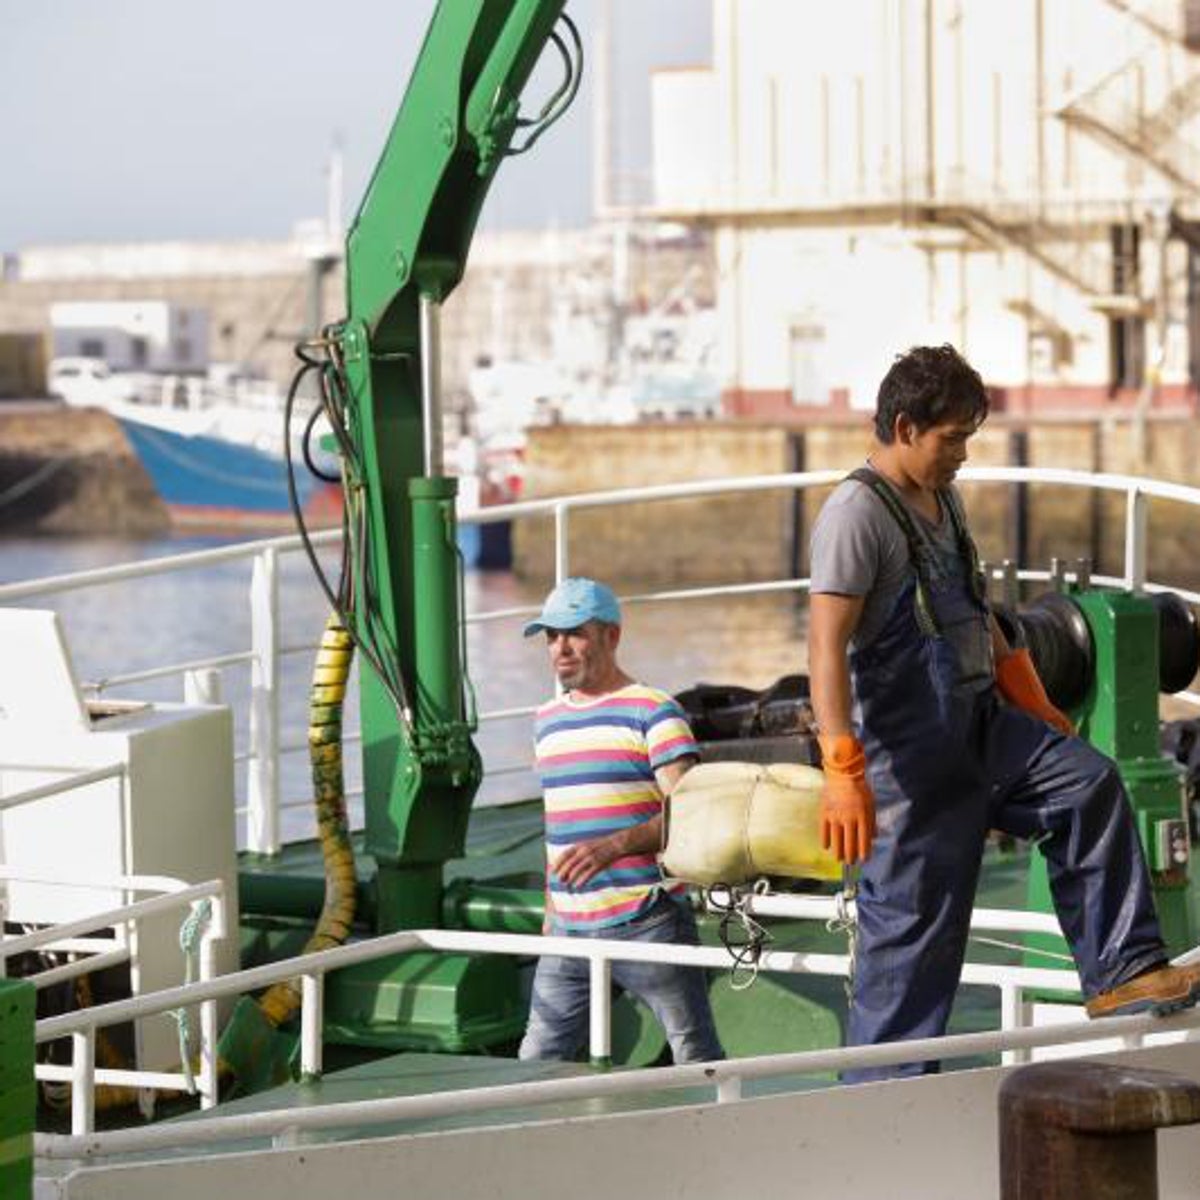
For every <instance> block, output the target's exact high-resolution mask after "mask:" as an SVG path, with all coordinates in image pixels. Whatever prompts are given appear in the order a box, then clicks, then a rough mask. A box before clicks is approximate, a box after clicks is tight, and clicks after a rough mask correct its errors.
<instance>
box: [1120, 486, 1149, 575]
mask: <svg viewBox="0 0 1200 1200" xmlns="http://www.w3.org/2000/svg"><path fill="white" fill-rule="evenodd" d="M1149 515H1150V514H1149V500H1148V498H1147V496H1146V494H1145V493H1144V492H1143V491H1142V490H1141V489H1140V488H1136V487H1133V488H1130V489H1129V491H1128V493H1127V494H1126V497H1125V586H1126V587H1127V588H1128V589H1129V590H1130V591H1131V592H1141V591H1143V590H1145V587H1146V534H1147V529H1148V525H1149Z"/></svg>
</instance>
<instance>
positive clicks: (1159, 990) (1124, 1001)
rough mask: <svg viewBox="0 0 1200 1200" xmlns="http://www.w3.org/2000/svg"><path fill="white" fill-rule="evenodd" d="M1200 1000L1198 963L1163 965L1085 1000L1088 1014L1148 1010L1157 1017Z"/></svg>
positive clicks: (1103, 1014) (1096, 1014)
mask: <svg viewBox="0 0 1200 1200" xmlns="http://www.w3.org/2000/svg"><path fill="white" fill-rule="evenodd" d="M1198 999H1200V963H1193V964H1192V965H1191V966H1187V967H1172V966H1170V965H1164V966H1161V967H1151V969H1150V970H1149V971H1146V972H1144V973H1143V974H1141V975H1137V976H1135V977H1134V978H1133V979H1130V980H1127V981H1126V982H1125V983H1120V984H1118V985H1117V986H1116V987H1115V988H1110V989H1109V990H1108V991H1107V992H1100V993H1099V995H1096V996H1093V997H1092V998H1091V999H1090V1000H1089V1001H1088V1002H1087V1014H1088V1016H1089V1017H1124V1016H1128V1015H1129V1014H1130V1013H1140V1012H1151V1013H1154V1014H1155V1015H1156V1016H1160V1017H1162V1016H1166V1014H1167V1013H1173V1012H1178V1011H1179V1010H1180V1009H1181V1008H1190V1007H1191V1006H1192V1005H1193V1004H1195V1003H1196V1001H1197V1000H1198Z"/></svg>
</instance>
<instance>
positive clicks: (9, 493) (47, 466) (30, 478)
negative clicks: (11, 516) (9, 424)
mask: <svg viewBox="0 0 1200 1200" xmlns="http://www.w3.org/2000/svg"><path fill="white" fill-rule="evenodd" d="M73 461H74V460H73V459H72V458H71V457H69V456H68V457H64V458H52V459H49V460H48V461H47V462H44V463H42V465H41V466H40V467H38V469H37V470H36V471H34V472H33V474H32V475H26V476H25V478H24V479H19V480H17V482H16V483H14V484H13V485H12V486H11V487H9V488H7V489H5V490H4V491H3V492H0V505H4V504H11V503H12V502H13V501H14V500H19V499H20V498H21V497H22V496H24V495H26V494H27V493H29V492H32V491H33V489H34V488H36V487H38V486H39V485H41V484H43V483H45V481H46V480H47V479H49V478H50V476H51V475H56V474H57V473H58V472H59V471H61V470H62V469H63V467H65V466H67V465H68V464H69V463H71V462H73Z"/></svg>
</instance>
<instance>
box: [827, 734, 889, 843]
mask: <svg viewBox="0 0 1200 1200" xmlns="http://www.w3.org/2000/svg"><path fill="white" fill-rule="evenodd" d="M817 741H818V743H819V744H820V747H821V767H822V770H823V771H824V772H825V786H824V788H822V789H821V845H822V847H824V849H826V850H832V851H833V854H834V857H835V858H836V859H837V860H838V862H844V863H856V862H866V860H867V859H868V858H869V857H870V854H871V843H872V842H873V841H874V840H875V796H874V794H873V793H872V791H871V786H870V784H868V783H867V775H866V772H867V758H866V755H865V754H863V748H862V746H861V745H860V744H859V741H858V738H856V737H855V736H854V735H853V734H850V733H839V734H833V735H829V734H824V733H822V734H819V735H818V737H817Z"/></svg>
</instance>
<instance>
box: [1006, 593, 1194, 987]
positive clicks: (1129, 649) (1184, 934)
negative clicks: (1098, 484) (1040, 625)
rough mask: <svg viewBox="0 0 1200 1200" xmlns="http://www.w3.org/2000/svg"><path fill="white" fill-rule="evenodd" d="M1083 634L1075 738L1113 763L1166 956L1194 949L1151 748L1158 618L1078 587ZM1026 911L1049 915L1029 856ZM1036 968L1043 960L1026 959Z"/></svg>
mask: <svg viewBox="0 0 1200 1200" xmlns="http://www.w3.org/2000/svg"><path fill="white" fill-rule="evenodd" d="M1070 599H1071V601H1072V602H1073V603H1074V604H1075V606H1076V607H1077V608H1078V609H1079V611H1080V612H1081V613H1082V614H1083V617H1084V620H1085V622H1086V624H1087V629H1088V632H1089V634H1090V637H1091V645H1092V651H1093V656H1094V669H1093V671H1092V675H1091V680H1090V682H1089V684H1088V687H1087V691H1086V694H1085V695H1084V697H1083V699H1082V701H1081V703H1080V704H1079V705H1078V706H1077V707H1076V708H1075V710H1074V711H1073V712H1072V713H1071V716H1072V718H1073V720H1074V721H1075V722H1076V726H1077V729H1078V732H1079V734H1080V736H1081V737H1084V738H1086V739H1087V740H1088V741H1089V742H1091V744H1092V745H1093V746H1095V747H1096V748H1097V749H1098V750H1100V751H1101V752H1102V753H1104V754H1106V755H1107V756H1108V757H1109V758H1111V759H1113V761H1114V762H1115V763H1116V764H1117V769H1118V771H1119V772H1120V775H1121V780H1122V782H1123V783H1124V784H1125V789H1126V791H1127V793H1128V795H1129V800H1130V804H1131V807H1132V809H1133V814H1134V820H1135V822H1136V824H1137V830H1138V835H1139V837H1140V839H1141V843H1142V848H1143V850H1144V852H1145V856H1146V863H1147V866H1148V867H1149V868H1150V874H1151V880H1152V884H1153V890H1154V901H1155V906H1156V908H1157V910H1158V918H1159V923H1160V925H1161V927H1162V934H1163V938H1164V940H1165V941H1166V944H1167V947H1168V949H1169V951H1170V952H1171V953H1172V954H1177V953H1180V952H1182V951H1183V950H1185V949H1188V948H1190V947H1191V946H1193V945H1195V942H1196V937H1195V929H1194V925H1193V920H1192V916H1191V912H1190V886H1189V885H1190V880H1189V872H1190V854H1189V846H1188V825H1187V817H1186V813H1185V811H1184V800H1183V780H1182V774H1181V770H1180V768H1179V766H1178V765H1177V764H1176V763H1175V762H1173V761H1172V760H1170V759H1168V758H1166V757H1165V756H1164V755H1163V753H1162V751H1161V749H1160V746H1159V728H1158V727H1159V717H1158V697H1159V690H1160V678H1159V677H1160V666H1159V663H1160V654H1159V638H1160V617H1159V612H1158V609H1157V608H1156V607H1155V604H1154V602H1153V601H1152V600H1151V598H1150V597H1148V596H1145V595H1141V594H1138V593H1134V592H1121V591H1109V590H1104V589H1085V590H1082V591H1076V592H1072V593H1070ZM1029 897H1030V906H1031V907H1032V908H1035V909H1038V910H1040V911H1044V912H1053V911H1054V909H1053V905H1052V902H1051V896H1050V886H1049V881H1048V878H1047V873H1046V863H1045V860H1044V858H1043V857H1042V856H1041V855H1040V854H1038V855H1035V856H1034V858H1033V862H1032V865H1031V871H1030V883H1029ZM1028 942H1029V944H1030V945H1038V946H1040V947H1042V948H1043V949H1052V950H1054V951H1056V952H1063V951H1064V950H1065V948H1066V947H1065V942H1064V941H1063V940H1062V939H1060V938H1053V939H1050V938H1048V937H1042V936H1040V935H1029V936H1028ZM1029 961H1030V963H1031V965H1040V966H1044V965H1045V961H1044V959H1040V957H1038V956H1035V957H1031V958H1030V960H1029Z"/></svg>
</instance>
